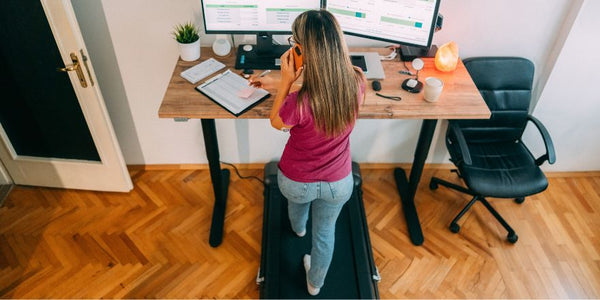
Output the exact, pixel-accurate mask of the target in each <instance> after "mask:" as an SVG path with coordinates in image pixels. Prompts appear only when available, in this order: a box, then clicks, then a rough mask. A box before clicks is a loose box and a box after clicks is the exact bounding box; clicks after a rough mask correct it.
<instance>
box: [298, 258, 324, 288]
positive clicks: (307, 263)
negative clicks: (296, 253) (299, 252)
mask: <svg viewBox="0 0 600 300" xmlns="http://www.w3.org/2000/svg"><path fill="white" fill-rule="evenodd" d="M302 261H303V262H304V270H305V271H306V288H307V289H308V293H309V294H310V295H311V296H316V295H318V294H319V292H320V291H321V288H316V287H314V286H312V284H310V282H308V270H310V255H308V254H304V258H303V259H302Z"/></svg>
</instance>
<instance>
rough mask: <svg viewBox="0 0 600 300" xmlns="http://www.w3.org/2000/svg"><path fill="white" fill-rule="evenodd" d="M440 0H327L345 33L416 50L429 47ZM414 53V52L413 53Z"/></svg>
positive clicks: (326, 5) (328, 7)
mask: <svg viewBox="0 0 600 300" xmlns="http://www.w3.org/2000/svg"><path fill="white" fill-rule="evenodd" d="M439 6H440V0H327V1H326V3H325V9H327V10H328V11H329V12H331V13H332V14H333V15H334V16H335V17H336V19H337V20H338V22H339V23H340V27H341V28H342V30H343V31H344V33H347V34H350V35H355V36H359V37H365V38H369V39H375V40H380V41H386V42H391V43H396V44H401V45H405V46H410V47H416V48H417V49H418V50H421V49H422V50H424V51H425V53H426V52H427V50H428V49H429V48H430V47H431V41H432V39H433V32H434V31H435V28H436V22H437V17H438V9H439ZM413 51H414V50H413Z"/></svg>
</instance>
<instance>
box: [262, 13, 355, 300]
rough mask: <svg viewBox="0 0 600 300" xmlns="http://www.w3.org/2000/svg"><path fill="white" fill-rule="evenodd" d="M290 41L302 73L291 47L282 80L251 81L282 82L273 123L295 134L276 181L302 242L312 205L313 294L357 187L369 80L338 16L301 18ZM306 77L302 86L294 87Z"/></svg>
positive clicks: (307, 263)
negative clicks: (356, 145) (353, 139)
mask: <svg viewBox="0 0 600 300" xmlns="http://www.w3.org/2000/svg"><path fill="white" fill-rule="evenodd" d="M291 39H293V41H292V40H291ZM291 39H290V45H292V46H295V45H296V44H298V45H300V46H301V49H302V57H303V65H302V66H301V67H299V68H298V69H297V70H295V66H294V59H293V54H292V52H291V51H293V50H292V49H290V50H289V51H287V52H286V53H284V54H283V55H282V56H281V80H280V81H277V80H275V79H273V78H270V77H263V78H256V79H253V81H252V82H251V84H252V85H254V86H260V87H274V85H276V84H278V90H277V95H276V97H275V100H274V103H273V108H272V110H271V116H270V118H271V125H272V126H273V127H275V128H276V129H279V130H284V131H288V130H289V132H290V138H289V140H288V142H287V144H286V146H285V149H284V151H283V154H282V156H281V160H280V162H279V171H278V174H277V182H278V185H279V189H280V190H281V193H282V194H283V195H284V196H285V197H286V198H287V199H288V201H289V202H288V214H289V217H290V223H291V226H292V229H293V230H294V232H295V233H296V234H297V235H298V236H299V237H303V236H304V235H305V234H306V222H307V220H308V212H309V208H310V206H311V204H312V249H311V252H310V255H305V256H304V258H303V262H304V268H305V270H306V273H307V288H308V292H309V293H310V294H311V295H313V296H314V295H317V294H318V293H319V291H320V288H321V287H322V286H323V284H324V281H325V275H326V274H327V270H328V269H329V265H330V263H331V259H332V256H333V248H334V241H335V223H336V220H337V217H338V215H339V213H340V211H341V209H342V206H343V205H344V203H346V202H347V201H348V199H350V196H351V194H352V190H353V188H354V181H353V177H352V161H351V158H350V141H349V135H350V132H352V129H353V127H354V123H355V121H356V118H357V115H358V107H359V104H360V103H359V102H361V100H362V99H363V98H364V90H365V81H366V79H365V77H364V74H363V73H362V71H361V70H360V68H354V67H353V66H352V63H351V62H350V56H349V53H348V49H347V46H346V43H345V41H344V37H343V34H342V31H341V30H340V27H339V25H338V23H337V21H336V20H335V18H334V16H333V15H332V14H331V13H329V12H327V11H324V10H320V11H318V10H312V11H306V12H304V13H302V14H301V15H299V16H298V17H297V18H296V19H295V20H294V23H293V24H292V37H291ZM301 74H303V75H304V78H303V82H302V85H301V86H296V85H294V82H295V81H296V79H298V77H299V76H300V75H301ZM290 92H291V93H290Z"/></svg>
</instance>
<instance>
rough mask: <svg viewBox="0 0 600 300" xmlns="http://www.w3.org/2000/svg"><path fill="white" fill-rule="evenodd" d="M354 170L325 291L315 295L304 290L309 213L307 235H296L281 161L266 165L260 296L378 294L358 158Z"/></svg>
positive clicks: (295, 296)
mask: <svg viewBox="0 0 600 300" xmlns="http://www.w3.org/2000/svg"><path fill="white" fill-rule="evenodd" d="M352 173H353V174H354V191H353V193H352V196H351V198H350V200H348V202H346V204H345V205H344V207H343V208H342V211H341V212H340V216H339V217H338V220H337V223H336V229H335V248H334V253H333V260H332V262H331V266H330V267H329V271H328V273H327V276H326V277H325V284H324V286H323V287H322V288H321V292H320V293H319V294H318V295H317V296H311V295H310V294H309V293H308V291H307V289H306V273H305V271H304V266H303V264H302V257H303V256H304V254H310V250H311V239H312V232H311V228H312V226H311V223H312V217H311V216H310V215H311V214H310V213H309V219H308V223H307V227H306V235H305V236H304V237H302V238H300V237H298V236H297V235H296V234H295V233H294V232H293V231H292V229H291V226H290V221H289V219H288V213H287V200H286V199H285V197H283V195H282V194H281V192H280V191H279V188H278V186H277V162H270V163H267V164H266V165H265V191H264V196H265V203H264V214H263V229H262V253H261V259H260V268H259V270H258V275H257V278H256V283H257V284H258V285H259V288H260V298H263V299H264V298H278V299H282V298H286V299H290V298H293V299H299V298H309V299H332V298H338V299H341V298H343V299H358V298H369V299H375V298H379V291H378V290H377V283H378V282H379V280H380V277H379V272H378V270H377V267H376V266H375V262H374V260H373V253H372V249H371V241H370V239H369V228H368V226H367V219H366V214H365V209H364V205H363V202H362V189H361V183H362V180H361V177H360V168H359V166H358V164H357V163H355V162H352ZM311 209H312V208H311Z"/></svg>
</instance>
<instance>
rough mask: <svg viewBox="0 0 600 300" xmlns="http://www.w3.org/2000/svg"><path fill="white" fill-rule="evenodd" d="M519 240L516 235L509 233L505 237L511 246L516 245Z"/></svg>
mask: <svg viewBox="0 0 600 300" xmlns="http://www.w3.org/2000/svg"><path fill="white" fill-rule="evenodd" d="M518 239H519V236H518V235H517V234H516V233H509V234H508V236H507V240H508V241H509V242H511V243H512V244H514V243H516V242H517V240H518Z"/></svg>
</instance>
